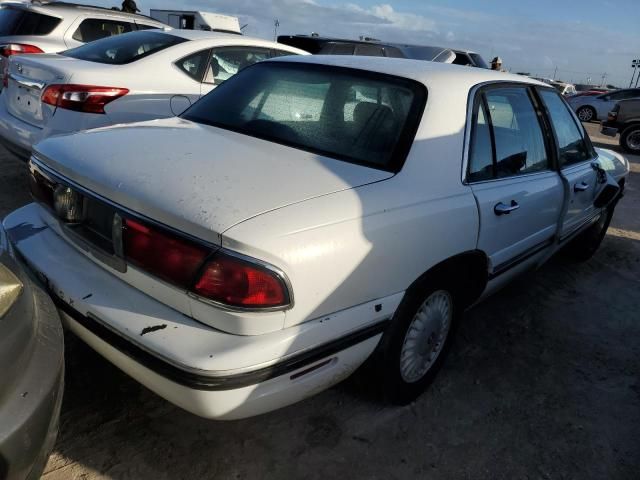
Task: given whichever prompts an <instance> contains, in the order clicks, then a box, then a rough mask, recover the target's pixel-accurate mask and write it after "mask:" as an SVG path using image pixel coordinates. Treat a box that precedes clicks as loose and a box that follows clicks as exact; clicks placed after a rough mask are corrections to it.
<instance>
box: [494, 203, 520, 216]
mask: <svg viewBox="0 0 640 480" xmlns="http://www.w3.org/2000/svg"><path fill="white" fill-rule="evenodd" d="M519 208H520V205H518V202H516V201H515V200H511V205H505V204H504V203H502V202H500V203H497V204H496V206H495V207H493V213H495V214H496V215H509V214H510V213H511V212H513V211H514V210H517V209H519Z"/></svg>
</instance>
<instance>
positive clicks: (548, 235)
mask: <svg viewBox="0 0 640 480" xmlns="http://www.w3.org/2000/svg"><path fill="white" fill-rule="evenodd" d="M474 109H475V111H474V114H473V117H472V120H473V124H474V127H473V130H472V134H471V144H470V151H469V168H468V174H467V182H468V183H469V184H470V185H471V188H472V190H473V193H474V195H475V197H476V201H477V203H478V209H479V212H480V233H479V237H478V247H477V248H478V249H480V250H483V251H485V252H486V253H487V255H488V256H489V259H490V262H491V266H490V273H491V275H492V276H497V275H499V274H501V273H504V272H506V271H507V270H509V269H510V268H511V267H513V266H515V265H517V264H518V263H520V262H521V261H524V260H526V259H528V258H530V257H531V256H533V255H535V254H536V253H540V252H542V251H543V250H545V249H546V248H547V247H550V246H551V245H552V243H553V242H554V240H555V238H556V233H557V226H558V221H559V219H560V215H561V212H562V206H563V202H564V187H563V185H562V180H561V178H560V176H559V175H558V173H557V171H555V170H554V169H553V166H552V162H551V159H550V158H549V153H548V151H549V148H550V145H549V142H545V136H544V135H543V129H542V126H541V123H540V120H539V118H540V110H539V108H538V107H537V106H536V103H535V100H534V97H533V95H532V91H531V89H530V88H529V87H527V86H500V85H499V84H498V85H493V86H489V87H486V88H485V89H484V90H482V91H480V92H479V94H478V95H477V96H476V101H475V107H474Z"/></svg>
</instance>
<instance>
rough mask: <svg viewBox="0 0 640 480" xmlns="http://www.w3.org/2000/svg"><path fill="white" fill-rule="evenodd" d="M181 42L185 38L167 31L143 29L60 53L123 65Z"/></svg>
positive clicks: (92, 60)
mask: <svg viewBox="0 0 640 480" xmlns="http://www.w3.org/2000/svg"><path fill="white" fill-rule="evenodd" d="M182 42H186V40H185V39H184V38H180V37H176V36H173V35H169V34H167V33H159V32H154V31H153V30H145V31H141V32H133V33H128V34H127V35H118V36H115V37H110V38H103V39H102V40H97V41H95V42H92V43H88V44H86V45H82V46H80V47H77V48H73V49H71V50H67V51H65V52H62V53H61V55H64V56H67V57H72V58H78V59H80V60H86V61H88V62H97V63H108V64H111V65H124V64H125V63H131V62H135V61H136V60H140V59H141V58H144V57H147V56H149V55H152V54H154V53H156V52H159V51H161V50H164V49H165V48H168V47H171V46H173V45H177V44H179V43H182Z"/></svg>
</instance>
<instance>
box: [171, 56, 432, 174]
mask: <svg viewBox="0 0 640 480" xmlns="http://www.w3.org/2000/svg"><path fill="white" fill-rule="evenodd" d="M425 101H426V90H425V88H424V87H423V86H422V85H421V84H419V83H417V82H415V81H412V80H408V79H403V78H398V77H392V76H389V75H384V74H378V73H372V72H364V71H358V70H351V69H347V68H341V67H331V66H326V65H308V64H296V63H285V62H265V63H261V64H257V65H255V66H253V67H251V68H250V69H248V70H247V71H246V72H243V73H242V74H240V75H238V76H236V77H234V78H233V79H231V80H230V81H228V82H225V83H224V84H223V85H222V86H220V87H218V88H216V89H215V90H213V91H212V92H211V93H210V94H208V95H207V96H205V97H204V98H203V99H201V100H200V101H199V102H197V103H196V104H194V105H193V106H192V107H191V108H190V109H189V110H187V111H186V112H185V113H184V114H183V115H182V116H183V118H186V119H188V120H191V121H194V122H198V123H204V124H208V125H213V126H216V127H219V128H224V129H227V130H233V131H236V132H240V133H243V134H245V135H250V136H254V137H258V138H264V139H267V140H271V141H273V142H277V143H283V144H286V145H289V146H292V147H294V148H299V149H301V150H306V151H311V152H314V153H318V154H321V155H326V156H329V157H333V158H336V159H339V160H343V161H347V162H350V163H357V164H363V165H367V166H371V167H374V168H378V169H382V170H388V171H397V170H398V169H399V168H400V167H401V166H402V162H404V158H405V157H406V155H407V153H408V149H409V147H410V146H411V143H412V141H413V136H414V135H415V131H416V129H417V125H418V123H419V121H420V119H421V117H422V109H423V108H424V102H425Z"/></svg>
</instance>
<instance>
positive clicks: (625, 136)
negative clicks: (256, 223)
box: [620, 125, 640, 155]
mask: <svg viewBox="0 0 640 480" xmlns="http://www.w3.org/2000/svg"><path fill="white" fill-rule="evenodd" d="M620 146H621V147H622V148H623V150H624V151H625V152H627V153H632V154H635V155H640V125H632V126H630V127H628V128H626V129H625V130H623V131H622V133H621V134H620Z"/></svg>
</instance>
